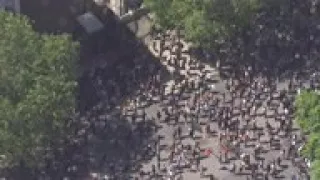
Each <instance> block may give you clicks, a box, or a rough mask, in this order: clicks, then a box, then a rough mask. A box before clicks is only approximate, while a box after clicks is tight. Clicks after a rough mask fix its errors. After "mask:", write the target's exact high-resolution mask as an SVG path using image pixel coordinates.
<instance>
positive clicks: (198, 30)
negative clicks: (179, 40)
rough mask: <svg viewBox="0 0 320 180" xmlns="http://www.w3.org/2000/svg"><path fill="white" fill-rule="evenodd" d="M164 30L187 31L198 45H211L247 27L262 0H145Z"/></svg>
mask: <svg viewBox="0 0 320 180" xmlns="http://www.w3.org/2000/svg"><path fill="white" fill-rule="evenodd" d="M144 2H145V4H146V6H147V7H148V8H150V10H151V12H153V13H154V15H155V23H156V25H158V26H159V27H161V28H163V29H179V30H184V33H185V35H186V39H187V40H190V41H191V42H193V43H194V44H195V45H196V46H203V47H207V48H209V47H212V46H213V45H214V44H215V43H214V42H215V41H217V40H223V39H224V38H226V37H228V36H229V35H231V34H232V33H234V32H235V31H238V30H239V29H241V28H242V27H245V26H247V25H248V24H249V23H250V22H251V20H252V18H253V17H254V15H255V12H256V11H257V10H258V9H259V7H260V0H145V1H144Z"/></svg>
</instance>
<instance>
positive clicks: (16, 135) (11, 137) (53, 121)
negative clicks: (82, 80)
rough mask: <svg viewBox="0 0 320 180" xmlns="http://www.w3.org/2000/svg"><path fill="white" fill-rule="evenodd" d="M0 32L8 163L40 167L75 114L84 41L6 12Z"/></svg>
mask: <svg viewBox="0 0 320 180" xmlns="http://www.w3.org/2000/svg"><path fill="white" fill-rule="evenodd" d="M0 36H1V38H0V154H1V155H5V157H6V158H5V161H4V162H3V163H4V165H5V166H6V167H10V166H15V165H17V164H19V163H20V162H24V163H25V164H26V165H27V166H28V167H35V166H38V165H39V164H41V163H42V162H43V161H42V160H43V157H44V153H45V151H46V150H47V149H48V148H50V146H52V143H53V142H54V141H55V140H56V139H59V138H60V137H63V136H64V134H65V133H66V132H65V131H64V129H65V128H64V127H65V124H66V121H67V119H68V117H69V116H70V115H72V114H73V113H74V109H75V94H74V93H75V88H76V85H77V84H76V75H75V70H76V69H75V67H76V66H75V65H76V60H77V56H78V44H77V43H75V42H73V41H72V40H71V38H70V37H69V36H67V35H60V36H53V35H40V34H38V33H37V32H35V31H34V30H33V29H32V26H31V24H30V22H29V20H28V19H27V18H26V17H25V16H22V15H15V14H12V13H8V12H4V11H0ZM2 165H3V164H2Z"/></svg>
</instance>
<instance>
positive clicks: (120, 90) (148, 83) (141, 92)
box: [79, 38, 318, 179]
mask: <svg viewBox="0 0 320 180" xmlns="http://www.w3.org/2000/svg"><path fill="white" fill-rule="evenodd" d="M164 39H165V38H164ZM169 40H170V41H171V42H172V41H175V43H176V44H173V45H172V44H171V45H169V46H171V48H172V49H175V48H179V47H180V46H181V43H179V42H177V40H176V39H175V40H172V39H170V38H169ZM167 41H168V40H167ZM178 41H180V40H178ZM164 45H166V43H163V46H164ZM160 48H163V49H169V50H170V48H168V47H160ZM180 48H185V47H180ZM158 52H159V51H158ZM162 52H163V50H162ZM183 53H187V52H183ZM169 54H170V53H169ZM173 54H174V56H171V57H168V56H167V57H161V58H160V59H161V61H172V58H173V59H174V58H176V54H175V53H173ZM171 55H172V54H171ZM183 56H184V57H185V56H186V55H183ZM148 58H149V57H147V56H146V57H144V58H141V57H137V61H134V62H135V64H134V65H133V67H135V68H134V69H133V70H129V68H126V67H124V66H118V67H116V68H114V69H115V70H114V72H112V71H108V72H106V71H103V70H101V71H99V70H95V71H94V73H93V76H92V81H93V82H94V84H95V86H94V87H96V91H97V94H99V95H100V98H101V99H103V103H101V104H99V105H98V106H96V107H94V108H93V110H92V111H91V114H87V119H90V121H89V123H84V124H86V125H85V127H86V130H85V131H84V130H83V131H82V132H83V133H82V135H84V136H85V137H87V142H86V144H87V146H88V147H92V148H88V149H87V154H88V159H89V161H87V164H89V169H91V170H92V171H100V172H104V173H101V174H99V173H92V174H91V176H92V178H93V179H103V178H105V179H108V178H109V179H130V178H131V179H132V178H133V179H162V178H168V179H179V178H180V179H183V178H185V177H186V174H188V173H190V174H200V176H199V178H209V179H215V178H218V179H219V178H223V177H225V176H226V173H221V174H224V175H220V174H219V173H220V172H222V171H225V172H227V171H228V172H229V173H227V174H229V175H230V176H228V177H234V178H240V179H241V178H246V179H272V178H281V177H283V178H285V179H290V178H292V179H295V178H296V179H299V178H305V179H308V170H309V169H308V168H309V167H308V161H307V160H305V159H303V158H302V157H300V154H299V151H300V150H301V148H302V147H303V144H304V142H305V136H304V135H303V134H301V132H300V131H299V130H298V129H297V127H296V126H295V124H294V121H293V111H294V106H293V101H294V96H295V95H296V93H298V92H299V89H304V88H314V89H316V87H318V83H317V78H315V77H316V76H317V75H316V74H315V75H314V78H310V77H306V78H305V77H303V78H302V76H301V75H300V74H298V73H297V75H295V76H292V78H291V79H287V80H285V81H283V80H282V79H277V78H275V76H270V77H267V76H266V75H265V74H264V73H263V72H262V71H261V73H259V72H257V71H256V70H255V69H254V67H252V66H250V65H246V66H243V67H241V68H239V66H238V67H232V68H231V69H233V70H232V71H230V72H229V73H228V74H229V77H228V78H226V79H225V80H220V82H215V81H213V79H212V78H214V77H212V76H211V75H210V76H208V74H212V71H213V70H208V69H207V68H206V65H203V64H202V63H199V62H197V61H196V60H194V59H193V58H190V57H188V58H181V60H180V61H179V63H173V64H172V63H170V62H169V63H168V62H167V63H163V64H165V65H160V64H158V63H150V61H148ZM176 61H178V60H176ZM162 66H171V68H172V69H173V71H172V72H171V75H169V76H168V74H167V73H168V72H166V71H165V70H163V67H162ZM236 69H237V71H236ZM220 71H223V68H222V67H220ZM111 72H112V73H115V74H116V75H114V74H113V75H112V76H110V75H104V74H105V73H111ZM180 72H183V73H180ZM168 77H169V78H172V79H171V81H169V82H167V83H164V82H165V81H166V80H167V78H168ZM141 79H143V83H141V81H139V80H141ZM306 79H308V80H307V81H306ZM216 83H220V84H222V85H223V87H220V89H219V88H215V85H216ZM123 94H127V95H129V98H127V99H126V100H123V99H122V97H123ZM127 97H128V96H127ZM120 101H121V102H122V103H119V102H120ZM83 119H85V118H83ZM85 121H86V120H85ZM79 132H81V131H79ZM80 134H81V133H80ZM204 140H208V141H209V142H210V143H207V144H203V143H202V142H203V141H204ZM97 144H100V145H98V146H97ZM95 146H96V147H95ZM103 146H106V147H105V149H104V150H102V152H101V150H100V151H98V149H99V148H102V147H103ZM97 154H99V155H97ZM204 162H209V164H212V165H209V166H208V165H207V164H208V163H204Z"/></svg>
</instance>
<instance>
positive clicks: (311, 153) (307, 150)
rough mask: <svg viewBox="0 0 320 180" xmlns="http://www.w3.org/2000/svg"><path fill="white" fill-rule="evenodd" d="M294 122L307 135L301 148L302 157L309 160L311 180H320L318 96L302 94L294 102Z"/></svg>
mask: <svg viewBox="0 0 320 180" xmlns="http://www.w3.org/2000/svg"><path fill="white" fill-rule="evenodd" d="M295 106H296V114H295V117H296V121H297V122H298V124H299V125H300V127H301V128H302V130H303V131H304V132H305V133H307V134H309V135H308V141H307V143H306V144H305V146H304V148H303V151H302V153H303V155H304V156H305V157H307V158H308V159H309V160H311V162H312V165H311V177H312V179H319V178H320V94H319V93H317V92H307V91H304V92H302V93H301V94H300V95H299V96H298V97H297V98H296V102H295Z"/></svg>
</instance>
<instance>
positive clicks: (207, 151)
mask: <svg viewBox="0 0 320 180" xmlns="http://www.w3.org/2000/svg"><path fill="white" fill-rule="evenodd" d="M211 154H212V150H211V149H210V148H207V149H205V150H204V155H205V156H207V157H209V156H210V155H211Z"/></svg>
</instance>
